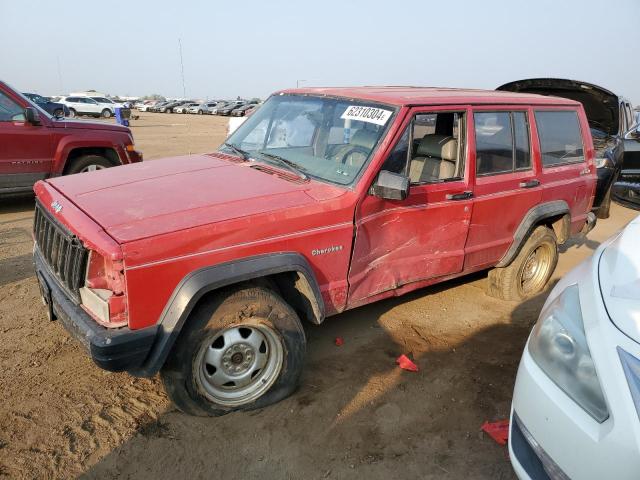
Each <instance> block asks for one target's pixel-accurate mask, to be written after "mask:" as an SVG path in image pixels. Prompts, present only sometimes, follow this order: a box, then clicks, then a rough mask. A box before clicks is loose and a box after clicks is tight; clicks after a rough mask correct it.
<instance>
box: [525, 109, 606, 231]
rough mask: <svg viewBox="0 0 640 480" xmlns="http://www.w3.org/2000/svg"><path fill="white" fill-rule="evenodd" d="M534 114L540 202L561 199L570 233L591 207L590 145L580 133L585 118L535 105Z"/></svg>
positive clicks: (579, 224) (593, 185)
mask: <svg viewBox="0 0 640 480" xmlns="http://www.w3.org/2000/svg"><path fill="white" fill-rule="evenodd" d="M534 116H535V123H536V127H537V132H538V139H539V142H540V143H539V145H540V147H539V148H540V158H541V163H542V173H541V176H540V180H541V181H542V185H543V197H542V201H543V202H547V201H554V200H564V201H565V202H566V203H567V205H568V206H569V209H570V211H571V233H572V234H576V233H578V232H579V231H580V229H581V228H582V226H583V224H584V222H585V219H586V217H587V213H588V212H589V211H590V210H591V204H592V201H593V200H592V198H593V194H594V187H595V182H596V179H595V175H594V174H593V172H594V171H595V167H594V165H593V146H592V145H591V142H590V141H589V143H588V144H587V142H586V141H585V136H584V132H589V125H588V123H587V119H586V117H585V116H584V115H582V116H579V115H578V111H577V110H573V109H567V108H536V109H535V111H534ZM587 139H590V136H588V137H587Z"/></svg>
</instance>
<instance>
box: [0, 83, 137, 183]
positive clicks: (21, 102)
mask: <svg viewBox="0 0 640 480" xmlns="http://www.w3.org/2000/svg"><path fill="white" fill-rule="evenodd" d="M141 160H142V155H141V154H140V153H139V152H137V151H136V150H135V148H134V146H133V137H132V136H131V131H130V130H129V129H128V128H125V127H122V126H120V125H113V124H107V123H98V122H87V121H82V120H75V121H72V120H66V119H64V118H58V117H53V116H51V115H49V114H48V113H47V112H46V111H45V110H43V109H42V108H40V107H39V106H38V105H37V104H35V103H33V102H31V101H30V100H29V99H28V98H26V97H25V96H24V95H22V94H20V93H18V92H17V91H15V90H14V89H12V88H10V87H9V86H8V85H7V84H6V83H3V82H0V195H2V194H7V193H20V192H30V191H31V190H32V189H33V184H34V183H36V182H37V181H38V180H42V179H44V178H49V177H57V176H59V175H66V174H72V173H78V172H84V171H89V170H96V169H102V168H106V167H113V166H115V165H120V164H124V163H135V162H140V161H141Z"/></svg>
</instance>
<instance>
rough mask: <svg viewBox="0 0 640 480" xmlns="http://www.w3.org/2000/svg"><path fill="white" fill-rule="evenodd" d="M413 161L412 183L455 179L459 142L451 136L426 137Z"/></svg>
mask: <svg viewBox="0 0 640 480" xmlns="http://www.w3.org/2000/svg"><path fill="white" fill-rule="evenodd" d="M416 155H417V156H416V157H414V158H413V159H411V167H410V169H409V178H410V179H411V183H423V182H437V181H439V180H444V179H447V178H453V177H454V176H455V172H456V163H457V159H458V142H457V140H456V139H455V138H453V137H451V136H449V135H438V134H431V135H425V136H424V137H422V140H420V143H419V144H418V148H417V149H416Z"/></svg>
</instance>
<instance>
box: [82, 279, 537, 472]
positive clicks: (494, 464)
mask: <svg viewBox="0 0 640 480" xmlns="http://www.w3.org/2000/svg"><path fill="white" fill-rule="evenodd" d="M468 280H469V279H468V278H467V281H468ZM476 280H480V281H482V275H480V276H476ZM459 283H460V281H456V282H447V283H446V284H444V285H439V286H436V287H431V288H427V289H423V290H421V291H418V292H414V293H411V294H409V295H406V296H404V297H402V298H396V299H390V300H386V301H382V302H379V303H377V304H374V305H370V306H367V307H362V308H359V309H356V310H353V311H350V312H347V313H345V314H342V315H339V316H336V317H333V318H331V319H328V320H327V322H325V324H323V325H322V326H319V327H311V328H309V331H308V333H309V335H308V341H309V361H308V364H307V369H306V372H305V374H304V377H303V381H302V385H301V388H300V389H299V391H298V392H297V393H295V394H294V395H293V396H292V397H290V398H288V399H286V400H284V401H282V402H280V403H278V404H276V405H273V406H271V407H268V408H265V409H262V410H258V411H254V412H250V413H238V414H230V415H227V416H225V417H220V418H197V417H189V416H186V415H184V414H182V413H180V412H178V411H175V410H169V411H166V412H164V413H162V414H161V415H160V416H159V417H158V418H157V420H155V421H152V422H149V423H146V424H144V425H142V426H141V427H140V428H139V429H138V431H137V432H136V434H135V435H134V436H133V437H132V438H130V439H129V440H128V441H126V442H125V443H124V444H122V445H120V446H119V447H117V448H116V449H115V450H113V451H112V452H111V453H110V454H108V455H107V456H105V457H104V458H102V459H101V460H100V461H99V462H98V463H97V464H95V465H93V466H92V467H91V468H89V469H88V470H87V471H86V472H85V473H84V474H83V475H82V478H116V477H130V478H156V477H164V478H168V477H181V476H189V477H193V478H204V477H211V476H215V477H216V478H229V479H235V478H261V479H270V478H278V479H281V478H353V477H362V478H369V479H378V478H380V479H382V478H398V477H400V476H401V477H403V478H491V479H500V478H505V479H507V478H514V475H513V472H512V470H511V466H510V464H509V461H508V454H507V450H506V448H505V447H501V446H498V445H497V444H495V443H494V442H493V441H492V440H491V439H490V438H488V437H486V436H484V435H483V434H482V433H481V432H480V425H481V424H482V423H483V422H484V421H485V420H489V421H491V420H498V419H503V418H507V417H508V414H509V408H510V400H511V394H512V390H513V383H514V379H515V373H516V370H517V366H518V362H519V359H520V355H521V353H522V349H523V346H524V344H525V342H526V339H527V336H528V333H529V331H530V328H531V326H532V325H533V323H534V322H535V320H536V318H537V315H538V312H539V311H540V308H541V306H542V304H543V302H544V298H545V297H546V295H547V293H546V292H545V293H543V294H541V295H539V296H537V297H535V298H532V299H530V300H528V301H525V302H523V303H521V304H519V305H517V306H516V305H514V309H513V312H512V314H511V316H510V317H507V318H505V319H504V320H503V322H502V323H497V324H495V325H494V326H491V327H489V328H481V329H479V330H477V331H474V332H472V333H470V332H469V331H466V332H458V331H457V330H458V323H457V320H456V319H455V318H452V322H451V323H452V328H451V330H450V331H449V330H445V331H444V332H442V331H433V330H432V329H431V328H430V325H429V323H428V322H426V321H408V320H407V319H406V318H402V314H401V313H400V314H398V312H397V310H402V307H403V305H404V304H406V303H410V302H416V301H429V298H428V297H432V295H433V294H434V293H438V292H440V291H442V290H445V289H450V288H452V287H453V286H455V285H457V284H459ZM456 290H457V289H456ZM473 308H482V305H475V306H474V307H473ZM497 320H498V322H499V319H497ZM338 336H340V337H342V338H344V339H345V344H344V345H343V346H342V347H336V346H335V345H334V342H333V341H334V338H335V337H338ZM460 338H463V340H462V341H460V340H459V339H460ZM401 353H406V354H408V355H410V356H412V357H413V358H414V360H415V361H416V363H417V364H418V365H419V366H420V372H418V373H410V372H406V371H403V370H400V369H399V368H397V367H396V365H395V358H396V357H397V356H398V355H400V354H401Z"/></svg>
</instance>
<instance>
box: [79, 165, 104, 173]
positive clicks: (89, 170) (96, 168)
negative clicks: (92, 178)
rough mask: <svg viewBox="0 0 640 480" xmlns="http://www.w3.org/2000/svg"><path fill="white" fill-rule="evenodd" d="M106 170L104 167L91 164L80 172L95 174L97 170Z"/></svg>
mask: <svg viewBox="0 0 640 480" xmlns="http://www.w3.org/2000/svg"><path fill="white" fill-rule="evenodd" d="M104 168H105V167H103V166H102V165H96V164H91V165H87V166H86V167H84V168H83V169H82V170H80V172H95V171H96V170H103V169H104Z"/></svg>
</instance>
